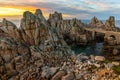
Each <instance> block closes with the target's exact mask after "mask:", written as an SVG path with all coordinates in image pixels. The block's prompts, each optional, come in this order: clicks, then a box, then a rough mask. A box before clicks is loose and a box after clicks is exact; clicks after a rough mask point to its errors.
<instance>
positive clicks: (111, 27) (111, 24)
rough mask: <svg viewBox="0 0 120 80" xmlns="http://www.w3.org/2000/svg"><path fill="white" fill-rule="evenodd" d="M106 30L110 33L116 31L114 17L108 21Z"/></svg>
mask: <svg viewBox="0 0 120 80" xmlns="http://www.w3.org/2000/svg"><path fill="white" fill-rule="evenodd" d="M105 28H106V30H108V31H116V28H115V18H114V17H113V16H110V17H109V19H108V20H106V22H105Z"/></svg>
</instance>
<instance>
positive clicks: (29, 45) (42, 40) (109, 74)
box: [0, 9, 120, 80]
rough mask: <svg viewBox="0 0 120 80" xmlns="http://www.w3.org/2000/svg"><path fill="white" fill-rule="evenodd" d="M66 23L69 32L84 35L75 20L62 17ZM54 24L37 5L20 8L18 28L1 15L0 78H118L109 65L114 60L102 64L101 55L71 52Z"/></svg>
mask: <svg viewBox="0 0 120 80" xmlns="http://www.w3.org/2000/svg"><path fill="white" fill-rule="evenodd" d="M55 14H56V13H55ZM59 15H61V14H59ZM52 16H53V15H52ZM52 19H53V18H52ZM55 19H56V20H57V19H62V17H59V18H55ZM62 22H63V23H64V21H63V20H62ZM56 23H58V22H56ZM66 24H69V25H70V27H71V29H70V31H69V33H70V35H71V34H75V35H73V36H75V37H76V35H77V34H79V35H80V37H81V38H82V39H86V35H87V34H85V33H86V31H84V29H83V28H81V27H80V25H81V22H80V21H79V20H77V19H73V20H70V21H69V20H66V21H65V23H64V24H62V25H66ZM59 25H60V24H59ZM57 27H58V28H57ZM57 27H56V28H55V26H54V25H50V23H48V22H47V21H46V19H45V18H44V16H43V15H42V12H41V10H39V9H37V10H36V12H35V14H32V13H31V12H29V11H26V12H24V14H23V18H22V20H21V26H20V28H17V27H16V26H15V25H14V24H13V23H12V22H10V21H8V20H6V19H3V21H2V22H0V80H80V79H82V80H84V79H87V80H92V79H96V80H99V79H100V80H102V79H107V80H108V79H111V80H113V79H116V80H119V79H120V78H119V75H117V74H116V73H115V72H114V71H113V70H112V66H114V65H116V64H117V65H119V64H118V63H117V62H116V63H115V62H114V63H109V64H106V63H104V64H102V61H104V60H105V59H104V57H102V56H99V59H96V57H94V56H93V57H92V59H91V57H90V58H89V57H88V56H85V55H83V54H79V55H75V54H74V52H73V51H72V50H71V49H70V48H69V47H68V46H67V44H66V42H65V41H64V39H63V33H61V32H62V31H61V32H60V28H59V27H62V26H57ZM66 27H68V26H66ZM63 28H64V27H63ZM63 30H67V29H66V28H65V29H63ZM82 31H83V32H82ZM79 32H80V33H79ZM82 34H83V35H82ZM84 36H85V37H84ZM77 38H79V37H78V36H77ZM81 38H80V39H81ZM80 39H78V40H80ZM75 40H76V38H75ZM101 58H102V60H101ZM103 59H104V60H103ZM113 64H114V65H113ZM109 65H111V66H110V67H109Z"/></svg>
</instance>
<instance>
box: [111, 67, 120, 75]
mask: <svg viewBox="0 0 120 80" xmlns="http://www.w3.org/2000/svg"><path fill="white" fill-rule="evenodd" d="M112 69H113V70H114V72H115V73H116V74H120V66H113V68H112Z"/></svg>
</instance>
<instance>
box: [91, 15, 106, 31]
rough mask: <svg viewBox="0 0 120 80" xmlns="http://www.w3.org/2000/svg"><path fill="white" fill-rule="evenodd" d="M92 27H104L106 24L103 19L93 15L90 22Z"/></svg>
mask: <svg viewBox="0 0 120 80" xmlns="http://www.w3.org/2000/svg"><path fill="white" fill-rule="evenodd" d="M89 25H90V27H92V28H99V29H104V24H103V22H102V21H99V20H98V19H97V18H96V17H93V18H92V19H91V20H90V23H89Z"/></svg>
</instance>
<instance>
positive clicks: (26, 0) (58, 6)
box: [0, 0, 120, 19]
mask: <svg viewBox="0 0 120 80" xmlns="http://www.w3.org/2000/svg"><path fill="white" fill-rule="evenodd" d="M119 4H120V0H0V7H4V8H14V9H17V10H23V11H25V10H30V11H32V12H34V10H35V9H36V8H40V9H41V10H42V11H43V13H44V15H45V16H46V17H48V15H49V13H53V12H54V11H58V12H61V13H63V15H64V16H65V17H66V18H67V17H68V18H73V17H75V16H76V17H77V18H80V19H81V18H86V19H87V18H90V17H91V16H98V17H99V18H100V19H104V18H106V17H105V16H110V15H115V16H116V17H117V18H119V13H120V11H119V10H120V5H119ZM2 10H3V9H2ZM23 11H21V12H23Z"/></svg>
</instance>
